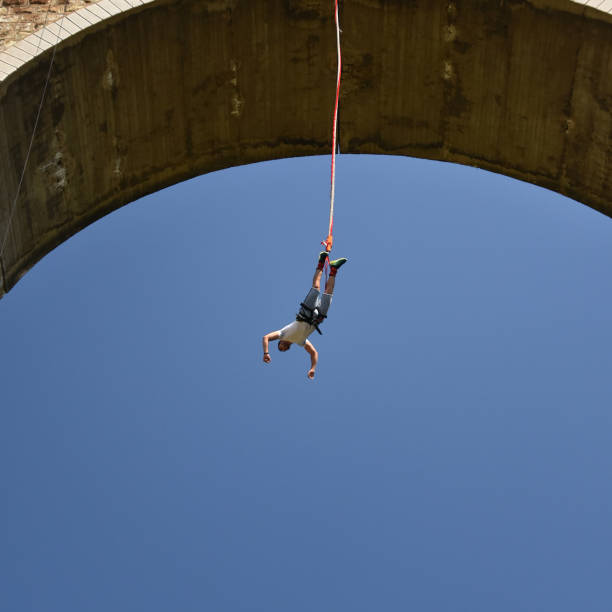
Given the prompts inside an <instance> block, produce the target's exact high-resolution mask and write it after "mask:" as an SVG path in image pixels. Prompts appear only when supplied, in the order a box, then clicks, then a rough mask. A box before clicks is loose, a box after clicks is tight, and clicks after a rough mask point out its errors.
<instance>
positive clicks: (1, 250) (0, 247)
mask: <svg viewBox="0 0 612 612" xmlns="http://www.w3.org/2000/svg"><path fill="white" fill-rule="evenodd" d="M50 6H51V2H49V4H48V5H47V13H46V15H45V23H44V25H43V27H42V28H41V29H40V30H39V37H38V46H37V47H36V53H35V54H34V56H36V55H38V50H39V48H40V41H41V40H42V36H43V33H44V31H45V27H46V26H47V16H48V15H49V7H50ZM65 17H66V13H64V14H63V15H62V19H61V21H60V23H59V26H58V28H59V29H58V31H57V34H56V35H55V43H54V45H53V53H52V54H51V61H50V62H49V69H48V70H47V78H46V80H45V86H44V87H43V91H42V95H41V97H40V103H39V105H38V112H37V113H36V120H35V121H34V128H33V129H32V136H31V137H30V144H29V145H28V151H27V153H26V158H25V162H24V164H23V169H22V171H21V176H20V177H19V183H18V185H17V193H15V198H14V199H13V203H12V204H11V209H10V212H9V218H8V223H7V225H6V230H5V232H4V236H3V238H2V244H1V245H0V261H1V260H2V256H3V255H4V248H5V247H6V243H7V242H8V235H9V232H10V231H11V225H12V222H13V215H14V214H15V210H16V207H17V200H18V198H19V193H20V192H21V185H22V183H23V177H24V176H25V172H26V169H27V167H28V161H29V160H30V153H31V152H32V145H33V144H34V137H35V136H36V128H37V127H38V120H39V119H40V113H41V111H42V107H43V104H44V101H45V96H46V95H47V87H48V86H49V80H50V78H51V70H52V69H53V62H54V60H55V52H56V51H57V43H58V42H59V38H60V35H61V33H62V28H63V26H64V19H65ZM3 265H4V264H3ZM2 284H3V285H4V274H3V276H2Z"/></svg>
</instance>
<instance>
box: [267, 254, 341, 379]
mask: <svg viewBox="0 0 612 612" xmlns="http://www.w3.org/2000/svg"><path fill="white" fill-rule="evenodd" d="M326 259H327V252H326V251H322V252H321V253H319V261H318V263H317V269H316V270H315V273H314V277H313V279H312V289H310V291H309V292H308V295H307V296H306V299H305V300H304V301H303V302H302V303H301V304H300V312H299V313H298V315H297V317H296V319H295V321H293V322H292V323H289V325H285V327H283V328H282V329H279V330H277V331H274V332H270V333H269V334H266V335H265V336H264V337H263V339H262V344H263V353H264V354H263V360H264V361H265V363H270V361H272V360H271V358H270V353H269V352H268V348H269V347H268V344H269V343H270V342H272V341H274V340H278V350H279V351H281V352H283V353H284V352H285V351H288V350H289V349H290V348H291V345H292V344H297V345H299V346H303V347H304V349H306V352H307V353H308V354H309V355H310V370H308V378H314V375H315V369H316V367H317V361H318V359H319V354H318V353H317V350H316V349H315V347H314V346H313V345H312V343H311V342H310V341H309V340H308V336H310V334H312V332H313V331H314V330H315V329H316V330H317V331H318V332H319V333H321V331H320V330H319V325H320V324H321V323H322V322H323V320H324V319H325V318H326V317H327V311H328V310H329V306H330V304H331V300H332V293H333V292H334V285H335V284H336V273H337V272H338V269H339V268H340V266H342V265H343V264H345V263H346V262H347V259H346V258H345V257H341V258H340V259H336V260H334V261H330V262H329V267H330V273H329V278H328V279H327V283H326V285H325V292H324V293H321V291H320V288H321V276H322V275H323V267H324V265H325V260H326Z"/></svg>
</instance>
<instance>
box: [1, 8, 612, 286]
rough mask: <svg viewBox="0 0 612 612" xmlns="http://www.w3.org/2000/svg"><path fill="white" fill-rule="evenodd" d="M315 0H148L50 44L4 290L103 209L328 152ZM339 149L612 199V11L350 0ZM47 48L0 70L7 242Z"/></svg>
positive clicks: (325, 35)
mask: <svg viewBox="0 0 612 612" xmlns="http://www.w3.org/2000/svg"><path fill="white" fill-rule="evenodd" d="M331 10H332V3H331V2H330V1H328V0H208V1H202V0H182V1H173V0H160V1H158V2H154V3H152V4H149V5H147V6H144V7H142V8H140V9H133V10H131V11H129V12H127V13H124V14H121V15H117V16H115V17H113V18H111V19H108V20H106V21H103V22H100V23H98V24H97V25H95V26H93V27H92V28H90V29H88V30H85V31H84V32H81V33H80V34H76V35H75V36H73V37H71V38H70V39H68V40H66V41H64V42H63V43H61V45H60V46H59V47H58V51H57V55H56V58H55V68H54V71H53V75H52V79H51V82H50V85H49V90H48V96H47V100H46V103H45V105H44V107H43V111H42V114H41V118H40V123H39V127H38V131H37V136H36V140H35V144H34V148H33V151H32V155H31V158H30V162H29V165H28V169H27V172H26V174H25V179H24V184H23V186H22V189H21V195H20V197H19V201H18V205H17V208H16V213H15V216H14V219H13V222H12V224H11V226H10V231H9V234H8V240H7V243H6V247H5V249H4V253H3V257H2V260H1V261H0V263H1V266H0V269H1V273H2V290H3V291H6V290H8V289H10V288H11V287H12V286H13V285H14V284H15V282H17V280H18V279H19V278H20V276H21V275H22V274H23V273H24V272H25V271H26V270H27V269H28V268H29V267H30V266H31V265H33V264H34V263H35V262H36V261H37V260H38V259H40V258H41V257H42V256H43V255H44V254H46V253H47V252H49V251H50V250H51V249H52V248H54V247H55V246H56V245H58V244H59V243H60V242H62V241H63V240H65V239H66V238H68V237H69V236H71V235H73V234H74V233H75V232H77V231H79V230H80V229H81V228H83V227H84V226H86V225H87V224H89V223H91V222H92V221H94V220H96V219H98V218H100V217H101V216H103V215H105V214H107V213H108V212H110V211H112V210H114V209H116V208H118V207H120V206H122V205H124V204H126V203H128V202H131V201H133V200H135V199H136V198H138V197H141V196H143V195H145V194H147V193H151V192H153V191H156V190H158V189H160V188H162V187H165V186H167V185H171V184H173V183H176V182H178V181H181V180H184V179H187V178H190V177H193V176H197V175H199V174H202V173H205V172H210V171H213V170H217V169H220V168H227V167H230V166H236V165H239V164H245V163H250V162H255V161H262V160H269V159H277V158H282V157H291V156H299V155H311V154H325V153H328V152H329V146H330V143H329V140H330V134H329V133H330V117H331V108H332V103H333V96H334V84H335V61H336V59H335V37H334V29H333V23H332V15H331ZM342 23H343V32H344V35H343V56H344V60H345V71H344V79H343V87H342V100H341V115H340V142H341V149H342V151H343V152H345V153H384V154H399V155H412V156H417V157H426V158H430V159H439V160H446V161H452V162H458V163H463V164H469V165H474V166H479V167H481V168H486V169H488V170H492V171H495V172H500V173H503V174H507V175H509V176H512V177H515V178H518V179H522V180H526V181H530V182H533V183H536V184H538V185H542V186H544V187H547V188H549V189H552V190H554V191H558V192H560V193H563V194H566V195H568V196H570V197H572V198H575V199H576V200H579V201H580V202H583V203H585V204H587V205H589V206H591V207H593V208H595V209H597V210H599V211H601V212H602V213H604V214H606V215H608V216H612V197H611V195H610V187H611V184H610V182H611V178H610V177H612V172H611V171H612V140H611V137H612V115H611V112H610V111H611V108H612V22H611V18H610V16H609V15H606V14H603V13H599V12H596V11H589V10H588V9H585V8H584V7H583V6H580V5H577V4H574V3H572V2H569V0H533V1H527V0H496V1H495V2H492V1H490V0H454V2H450V1H449V0H444V1H441V0H350V2H349V1H348V0H345V2H344V3H343V11H342ZM49 57H50V52H47V53H45V54H44V55H43V56H42V57H40V58H39V59H36V60H33V61H31V62H29V63H28V64H26V65H24V66H23V67H22V68H20V69H19V70H17V71H16V72H14V73H12V74H11V75H10V76H9V77H8V78H6V79H5V80H4V81H3V82H1V83H0V185H1V186H2V192H1V193H2V198H1V200H0V239H1V237H2V236H4V233H5V230H6V228H7V222H8V216H9V209H10V205H11V203H12V199H13V197H14V194H15V193H16V189H17V184H18V181H19V175H20V172H21V169H22V167H23V163H24V159H25V156H26V150H27V146H28V142H29V138H30V134H31V131H32V126H33V123H34V119H35V117H36V110H37V106H38V101H39V99H40V94H41V90H42V86H43V84H44V81H45V75H46V71H47V66H48V61H49Z"/></svg>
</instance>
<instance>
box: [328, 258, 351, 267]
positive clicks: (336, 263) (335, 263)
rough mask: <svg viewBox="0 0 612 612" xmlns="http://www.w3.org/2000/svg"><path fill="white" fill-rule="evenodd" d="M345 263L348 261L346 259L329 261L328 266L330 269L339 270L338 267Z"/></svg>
mask: <svg viewBox="0 0 612 612" xmlns="http://www.w3.org/2000/svg"><path fill="white" fill-rule="evenodd" d="M347 261H348V259H347V258H346V257H341V258H340V259H334V261H330V262H329V266H330V268H336V270H337V269H338V268H340V266H343V265H344V264H345V263H346V262H347Z"/></svg>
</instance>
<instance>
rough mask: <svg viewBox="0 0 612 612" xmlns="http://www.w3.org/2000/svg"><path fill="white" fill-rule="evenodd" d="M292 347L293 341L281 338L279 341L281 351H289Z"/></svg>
mask: <svg viewBox="0 0 612 612" xmlns="http://www.w3.org/2000/svg"><path fill="white" fill-rule="evenodd" d="M290 348H291V342H287V340H279V341H278V350H279V351H280V352H281V353H284V352H285V351H288V350H289V349H290Z"/></svg>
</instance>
